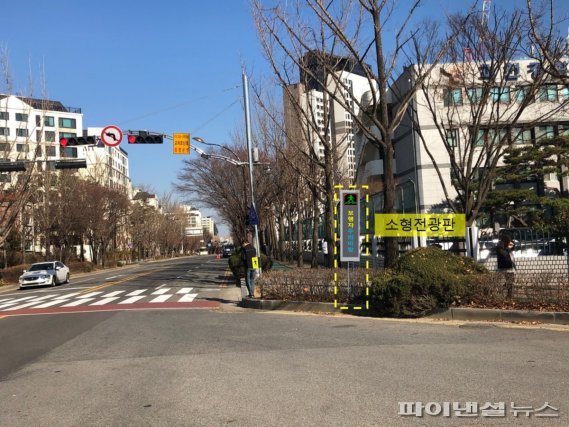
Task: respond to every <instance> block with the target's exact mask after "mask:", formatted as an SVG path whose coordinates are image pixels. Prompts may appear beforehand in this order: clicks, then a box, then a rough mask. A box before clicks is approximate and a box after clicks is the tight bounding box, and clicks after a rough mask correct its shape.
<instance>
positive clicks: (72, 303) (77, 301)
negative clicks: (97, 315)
mask: <svg viewBox="0 0 569 427" xmlns="http://www.w3.org/2000/svg"><path fill="white" fill-rule="evenodd" d="M94 299H95V298H81V299H78V300H75V301H73V302H70V303H69V304H65V305H62V307H77V306H78V305H81V304H87V303H88V302H89V301H93V300H94Z"/></svg>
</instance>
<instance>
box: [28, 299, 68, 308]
mask: <svg viewBox="0 0 569 427" xmlns="http://www.w3.org/2000/svg"><path fill="white" fill-rule="evenodd" d="M67 301H69V300H68V299H55V300H53V301H49V302H46V303H45V304H40V305H36V306H35V307H34V308H48V307H53V306H54V305H57V304H63V303H64V302H67Z"/></svg>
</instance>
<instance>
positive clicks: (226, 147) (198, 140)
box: [192, 136, 241, 162]
mask: <svg viewBox="0 0 569 427" xmlns="http://www.w3.org/2000/svg"><path fill="white" fill-rule="evenodd" d="M192 139H193V140H194V141H196V142H199V143H200V144H204V145H211V146H214V147H221V148H223V149H225V150H227V151H229V152H230V153H231V154H233V156H234V157H235V158H236V159H237V160H238V161H239V162H240V161H241V159H240V158H239V156H238V155H237V154H236V153H235V151H233V150H232V149H231V148H229V147H228V146H227V145H222V144H214V143H213V142H207V141H205V140H204V139H203V138H200V137H199V136H194V137H192ZM202 157H203V156H202Z"/></svg>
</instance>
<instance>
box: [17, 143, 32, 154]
mask: <svg viewBox="0 0 569 427" xmlns="http://www.w3.org/2000/svg"><path fill="white" fill-rule="evenodd" d="M16 151H17V152H18V153H27V152H28V151H29V147H28V144H16Z"/></svg>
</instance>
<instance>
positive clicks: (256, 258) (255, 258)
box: [251, 256, 259, 270]
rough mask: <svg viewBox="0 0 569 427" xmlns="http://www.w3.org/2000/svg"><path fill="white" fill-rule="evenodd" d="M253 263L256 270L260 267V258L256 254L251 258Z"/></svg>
mask: <svg viewBox="0 0 569 427" xmlns="http://www.w3.org/2000/svg"><path fill="white" fill-rule="evenodd" d="M251 264H252V265H253V268H254V269H255V270H256V269H258V268H259V258H258V257H256V256H254V257H253V258H251Z"/></svg>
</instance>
